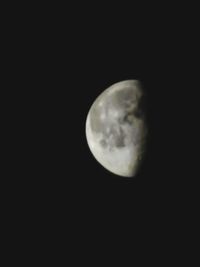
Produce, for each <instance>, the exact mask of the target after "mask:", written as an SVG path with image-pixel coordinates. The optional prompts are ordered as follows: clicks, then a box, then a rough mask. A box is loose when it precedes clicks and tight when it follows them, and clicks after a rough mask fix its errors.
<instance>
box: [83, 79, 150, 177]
mask: <svg viewBox="0 0 200 267" xmlns="http://www.w3.org/2000/svg"><path fill="white" fill-rule="evenodd" d="M143 100H144V91H143V90H142V86H141V83H140V82H139V81H138V80H127V81H122V82H118V83H115V84H114V85H112V86H110V87H109V88H107V89H106V90H105V91H104V92H103V93H101V94H100V95H99V96H98V97H97V99H96V100H95V101H94V103H93V105H92V106H91V108H90V110H89V112H88V115H87V119H86V139H87V143H88V146H89V148H90V150H91V152H92V154H93V156H94V157H95V158H96V160H97V161H98V162H99V163H100V164H101V165H102V166H103V167H104V168H106V169H107V170H109V171H110V172H112V173H114V174H117V175H120V176H123V177H133V176H135V175H136V174H137V171H138V168H139V166H140V163H141V161H142V158H143V155H144V152H145V140H146V135H147V127H146V123H145V113H144V108H143V104H144V101H143Z"/></svg>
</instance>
